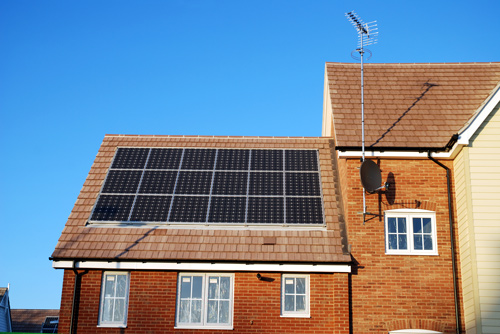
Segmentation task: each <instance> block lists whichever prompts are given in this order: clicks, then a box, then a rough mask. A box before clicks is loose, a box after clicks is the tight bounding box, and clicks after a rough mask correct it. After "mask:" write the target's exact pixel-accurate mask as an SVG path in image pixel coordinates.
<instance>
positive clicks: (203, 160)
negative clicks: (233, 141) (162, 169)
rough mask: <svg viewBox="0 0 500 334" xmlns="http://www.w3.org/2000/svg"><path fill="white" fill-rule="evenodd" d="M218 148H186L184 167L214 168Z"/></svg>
mask: <svg viewBox="0 0 500 334" xmlns="http://www.w3.org/2000/svg"><path fill="white" fill-rule="evenodd" d="M215 152H216V150H211V149H195V148H186V149H185V150H184V157H183V158H182V169H208V170H213V169H214V161H215Z"/></svg>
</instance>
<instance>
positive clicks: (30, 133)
mask: <svg viewBox="0 0 500 334" xmlns="http://www.w3.org/2000/svg"><path fill="white" fill-rule="evenodd" d="M351 10H355V11H356V12H357V13H358V14H359V15H360V16H361V18H363V19H364V20H365V21H366V22H369V21H372V20H377V21H378V25H379V31H380V37H379V43H378V44H377V45H375V46H374V47H372V48H371V49H372V52H373V58H372V59H371V60H370V62H377V63H392V62H396V63H406V62H489V61H499V60H500V57H499V55H500V43H499V36H498V13H499V12H500V1H495V0H491V1H481V0H479V1H478V0H475V1H436V0H433V1H401V0H399V1H374V0H372V1H361V0H359V1H349V2H347V1H345V2H340V1H334V0H329V1H319V0H316V1H305V0H304V1H293V0H265V1H261V0H252V1H234V0H218V1H212V0H189V1H188V0H184V1H181V0H171V1H167V0H162V1H159V0H146V1H124V0H120V1H118V0H109V1H92V0H85V1H62V0H53V1H25V0H3V1H0V116H1V118H0V157H1V164H0V212H1V214H0V224H1V225H0V226H1V241H0V286H6V285H7V283H10V284H11V306H12V307H13V308H59V303H60V295H61V287H62V274H63V273H62V271H59V270H54V269H52V267H51V262H50V261H49V259H48V258H49V256H50V255H51V254H52V251H53V250H54V247H55V246H56V243H57V240H58V238H59V236H60V233H61V231H62V229H63V227H64V224H65V222H66V219H67V217H68V215H69V214H70V212H71V209H72V207H73V204H74V202H75V200H76V198H77V196H78V193H79V191H80V189H81V186H82V184H83V182H84V180H85V178H86V176H87V173H88V171H89V169H90V166H91V165H92V162H93V160H94V157H95V155H96V153H97V150H98V149H99V145H100V143H101V141H102V139H103V137H104V134H106V133H115V134H116V133H120V134H173V135H254V136H255V135H266V136H320V135H321V119H322V104H323V79H324V78H323V75H324V63H325V62H326V61H332V62H355V60H353V59H352V58H351V56H350V54H351V51H352V50H353V49H355V48H356V42H357V36H356V32H355V30H354V28H353V27H352V26H351V25H350V24H349V22H348V21H347V19H346V18H345V17H344V13H345V12H348V11H351Z"/></svg>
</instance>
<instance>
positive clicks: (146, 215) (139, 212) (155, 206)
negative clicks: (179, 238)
mask: <svg viewBox="0 0 500 334" xmlns="http://www.w3.org/2000/svg"><path fill="white" fill-rule="evenodd" d="M171 199H172V196H148V195H141V196H137V199H136V200H135V204H134V209H133V210H132V216H131V217H130V220H131V221H137V222H166V221H167V216H168V209H169V208H170V200H171Z"/></svg>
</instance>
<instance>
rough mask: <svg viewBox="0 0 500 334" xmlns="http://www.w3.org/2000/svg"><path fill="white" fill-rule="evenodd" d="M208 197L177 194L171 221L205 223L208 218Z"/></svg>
mask: <svg viewBox="0 0 500 334" xmlns="http://www.w3.org/2000/svg"><path fill="white" fill-rule="evenodd" d="M207 209H208V197H205V196H176V197H175V198H174V203H173V205H172V212H171V213H170V218H169V222H180V223H204V222H206V219H207Z"/></svg>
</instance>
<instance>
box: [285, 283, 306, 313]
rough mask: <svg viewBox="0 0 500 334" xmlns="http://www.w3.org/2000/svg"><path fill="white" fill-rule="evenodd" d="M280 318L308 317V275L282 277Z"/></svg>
mask: <svg viewBox="0 0 500 334" xmlns="http://www.w3.org/2000/svg"><path fill="white" fill-rule="evenodd" d="M281 316H282V317H309V275H293V274H284V275H283V276H282V280H281Z"/></svg>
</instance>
